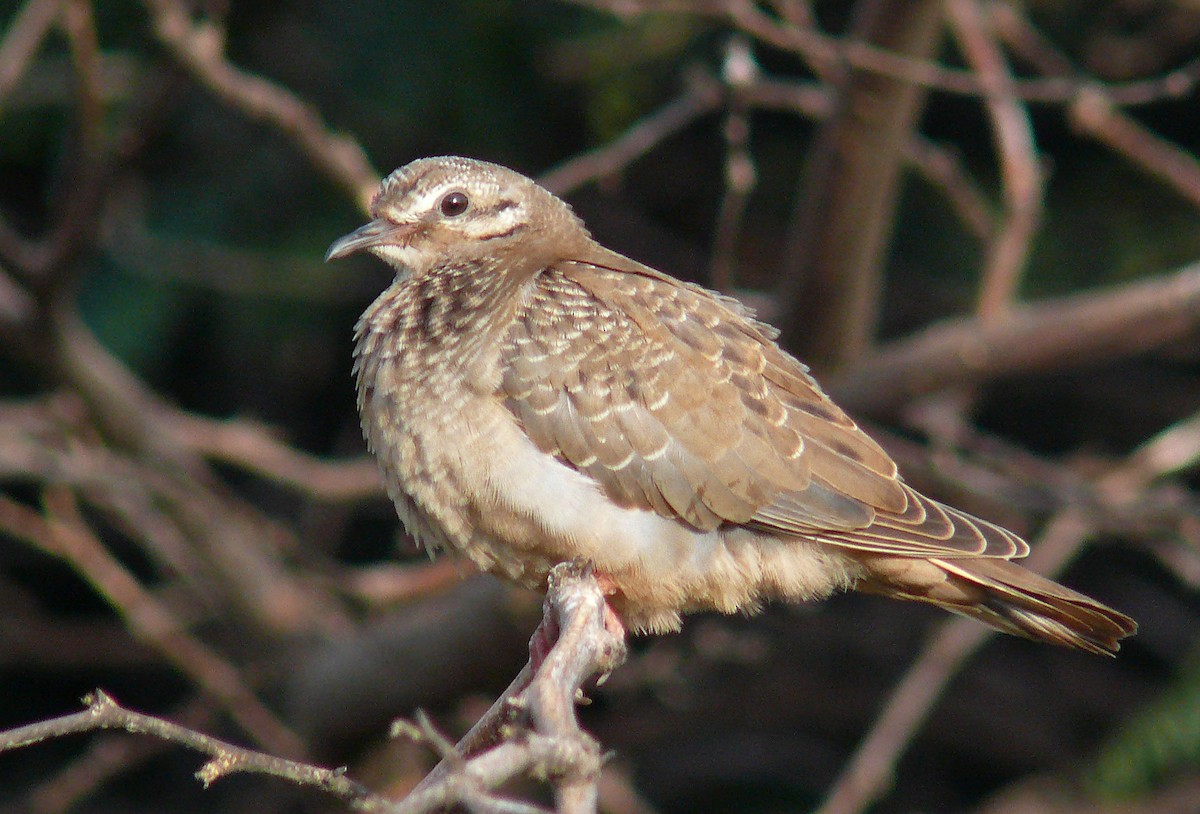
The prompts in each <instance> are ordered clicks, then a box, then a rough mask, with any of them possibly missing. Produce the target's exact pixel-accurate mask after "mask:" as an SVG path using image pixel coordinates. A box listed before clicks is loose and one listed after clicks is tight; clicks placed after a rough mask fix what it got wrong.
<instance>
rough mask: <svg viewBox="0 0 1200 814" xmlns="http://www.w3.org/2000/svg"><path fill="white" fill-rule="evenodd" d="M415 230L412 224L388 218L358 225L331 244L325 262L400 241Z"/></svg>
mask: <svg viewBox="0 0 1200 814" xmlns="http://www.w3.org/2000/svg"><path fill="white" fill-rule="evenodd" d="M412 231H413V225H412V224H403V223H393V222H392V221H390V220H388V219H386V218H376V219H375V220H373V221H371V222H370V223H367V224H365V225H363V226H360V227H358V228H357V229H355V230H354V231H353V232H351V233H350V234H348V235H343V236H342V237H339V238H338V239H337V240H335V241H333V243H332V244H331V245H330V246H329V251H327V252H325V262H327V263H328V262H329V261H330V260H341V259H342V258H343V257H348V256H350V255H352V254H354V253H355V252H357V251H361V250H362V249H369V248H371V247H372V246H379V245H381V244H384V243H393V242H399V241H401V240H403V239H404V238H405V237H407V236H408V235H409V234H411V232H412Z"/></svg>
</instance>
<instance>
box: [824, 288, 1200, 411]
mask: <svg viewBox="0 0 1200 814" xmlns="http://www.w3.org/2000/svg"><path fill="white" fill-rule="evenodd" d="M1197 326H1200V264H1193V265H1191V266H1186V267H1185V268H1183V269H1182V270H1179V271H1176V272H1174V273H1172V274H1166V275H1162V276H1160V277H1155V278H1152V279H1150V280H1146V281H1140V282H1136V283H1131V284H1129V285H1125V286H1119V287H1113V288H1110V289H1106V290H1103V291H1099V292H1088V293H1084V294H1076V295H1073V296H1069V297H1063V298H1061V299H1057V300H1046V301H1042V302H1040V303H1036V304H1033V305H1023V306H1020V307H1016V308H1013V309H1012V310H1011V311H1010V312H1009V313H1008V314H1007V315H1006V318H1005V319H1003V320H1000V321H997V322H995V323H991V322H984V321H982V320H980V319H974V318H972V319H967V318H960V319H952V320H947V321H945V322H942V323H939V324H936V325H933V326H931V327H929V328H927V329H925V330H924V331H922V332H921V333H919V334H916V335H914V336H912V337H910V338H908V339H904V340H901V341H898V342H895V343H893V344H892V345H890V346H888V347H886V348H883V349H881V350H880V351H879V352H877V353H876V354H875V355H874V356H872V357H870V358H868V359H866V360H864V361H863V362H861V363H860V364H857V365H855V366H854V367H853V368H852V369H850V370H849V371H847V372H846V373H844V374H842V375H840V376H839V377H837V378H836V379H834V380H833V381H832V382H831V386H830V387H829V390H830V392H831V394H832V395H833V396H834V397H835V398H836V399H837V400H838V403H840V404H842V405H843V406H844V407H846V408H847V409H848V410H849V411H850V412H852V413H860V414H864V415H886V414H889V413H892V412H894V411H895V410H896V409H898V408H899V407H901V406H902V405H904V404H907V403H909V402H911V401H913V400H914V399H916V398H918V397H920V396H924V395H928V394H930V393H934V392H937V391H939V390H942V389H945V388H946V387H949V386H951V385H957V384H970V383H975V382H981V381H985V380H987V379H992V378H996V377H1000V376H1011V375H1014V374H1018V373H1028V372H1032V371H1039V370H1062V369H1064V368H1067V367H1069V366H1071V365H1079V364H1085V363H1088V362H1096V361H1099V360H1105V361H1112V360H1114V359H1119V358H1124V357H1127V356H1132V355H1135V354H1138V353H1142V352H1145V351H1147V350H1151V349H1153V348H1156V347H1158V346H1160V345H1163V344H1165V343H1168V342H1171V341H1174V340H1177V339H1180V338H1182V337H1185V336H1187V335H1188V334H1190V333H1191V332H1192V331H1194V330H1196V328H1197Z"/></svg>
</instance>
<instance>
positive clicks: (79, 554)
mask: <svg viewBox="0 0 1200 814" xmlns="http://www.w3.org/2000/svg"><path fill="white" fill-rule="evenodd" d="M49 499H50V501H51V502H52V503H55V504H57V505H58V508H59V510H60V512H62V511H67V512H68V513H70V512H72V511H73V510H72V509H71V508H70V507H69V506H68V505H66V504H67V501H68V500H69V498H68V497H67V495H66V493H65V492H64V491H62V490H57V492H56V493H51V494H49ZM0 529H3V530H4V531H5V533H7V534H9V535H11V536H12V537H14V538H16V539H23V540H26V541H28V542H29V543H31V544H33V545H34V546H36V547H38V548H39V549H41V550H42V551H44V552H46V553H47V554H50V555H52V556H55V557H61V558H63V559H64V560H66V561H67V562H69V563H70V564H71V565H72V567H74V568H75V570H76V571H77V572H78V573H79V574H80V575H81V576H83V577H84V578H85V579H87V580H89V581H90V582H91V583H92V585H93V587H94V588H95V589H96V591H97V592H98V593H99V594H100V595H101V596H103V597H104V598H105V599H106V600H107V601H108V602H109V604H110V605H112V607H113V608H114V609H115V610H116V611H117V613H118V614H120V616H121V617H122V619H123V620H124V622H125V624H126V626H127V627H128V628H129V630H130V632H131V633H133V634H134V635H135V636H137V637H139V638H141V639H142V640H144V641H146V642H147V643H148V644H151V645H152V646H154V647H155V648H156V649H157V650H159V651H160V652H161V653H162V654H163V655H164V656H165V657H166V658H167V659H168V660H169V661H170V662H171V663H172V664H174V665H175V666H176V667H177V668H178V669H179V670H180V671H181V672H182V673H183V674H184V675H186V676H188V678H190V679H191V680H192V681H194V682H196V684H197V685H198V686H200V687H201V688H202V689H204V690H205V691H206V692H207V693H209V694H210V695H211V696H213V697H214V698H215V699H217V700H219V701H220V702H221V703H222V705H224V706H225V708H226V709H228V710H229V714H230V715H231V716H232V717H233V718H234V720H236V721H238V723H240V724H241V725H242V726H243V727H244V728H245V729H246V731H247V732H248V733H249V734H250V735H252V736H253V737H255V738H257V739H258V740H259V741H260V742H261V743H263V744H264V745H266V746H268V747H269V748H271V749H274V750H276V751H279V752H282V753H284V754H303V753H304V745H303V743H302V742H301V741H300V739H299V738H298V737H297V736H296V735H295V734H294V733H292V732H291V731H290V730H289V729H288V728H287V727H286V726H284V725H283V724H282V723H281V722H280V721H279V719H278V718H276V716H275V715H274V714H273V713H272V712H270V710H268V709H267V708H266V707H265V706H264V705H263V704H262V702H261V701H259V700H258V698H257V697H256V696H255V695H254V693H252V692H251V691H250V690H249V689H248V688H247V687H246V686H245V685H244V684H243V683H242V679H241V676H240V674H239V673H238V671H237V670H236V669H235V668H234V667H233V666H232V665H231V664H229V663H228V662H227V661H225V660H224V659H223V658H221V657H220V656H218V655H217V654H216V653H214V652H213V651H211V650H209V649H208V648H207V647H206V646H205V645H203V644H202V643H201V642H199V641H198V640H196V639H195V638H193V637H192V636H191V635H190V634H188V633H187V632H186V631H185V630H183V629H182V628H181V627H180V625H179V624H178V622H177V620H176V619H175V617H174V615H173V614H171V612H170V611H169V610H167V609H166V608H165V607H163V606H162V605H161V604H159V602H158V601H157V600H156V599H155V598H154V597H153V596H152V595H151V594H150V593H149V592H148V591H146V590H145V589H144V588H143V587H142V586H141V585H140V584H139V583H138V582H137V580H135V579H134V578H133V576H132V575H131V574H130V573H129V572H128V571H126V570H125V568H124V567H123V566H122V565H121V564H120V563H119V562H118V561H117V560H116V558H114V557H113V556H112V554H110V553H109V551H108V549H106V548H105V547H104V545H103V544H102V543H101V542H100V541H99V540H97V539H96V538H95V537H94V536H93V535H92V534H91V532H90V530H88V529H87V527H86V526H84V525H83V524H82V523H81V522H67V521H65V520H63V519H58V520H47V519H46V518H43V517H42V516H41V515H40V514H38V513H37V512H35V511H33V510H32V509H29V508H27V507H25V506H23V505H21V504H20V503H17V502H16V501H15V500H12V499H10V498H8V497H5V496H3V495H0Z"/></svg>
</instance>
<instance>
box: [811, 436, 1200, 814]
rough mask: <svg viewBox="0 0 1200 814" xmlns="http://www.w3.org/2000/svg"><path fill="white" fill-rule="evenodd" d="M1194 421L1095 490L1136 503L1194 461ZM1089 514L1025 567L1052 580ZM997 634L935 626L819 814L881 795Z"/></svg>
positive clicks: (1059, 522) (1052, 535)
mask: <svg viewBox="0 0 1200 814" xmlns="http://www.w3.org/2000/svg"><path fill="white" fill-rule="evenodd" d="M1198 427H1200V414H1197V415H1194V416H1191V417H1189V418H1188V419H1185V420H1184V421H1182V422H1179V423H1178V424H1176V425H1173V426H1171V427H1169V428H1167V429H1166V430H1164V431H1162V432H1160V433H1158V434H1157V435H1155V436H1154V437H1152V438H1150V439H1149V440H1147V441H1145V442H1144V443H1142V444H1141V445H1140V446H1139V447H1138V448H1137V449H1135V450H1134V451H1133V452H1132V453H1130V455H1128V456H1127V457H1126V458H1125V460H1124V461H1123V462H1122V463H1121V464H1119V465H1117V466H1116V467H1114V468H1113V469H1111V470H1110V471H1109V472H1108V473H1107V474H1105V475H1104V476H1103V477H1101V478H1100V479H1099V481H1098V483H1097V485H1096V486H1097V490H1098V491H1099V492H1101V493H1104V494H1106V495H1107V496H1108V497H1109V499H1110V500H1111V501H1113V502H1114V503H1118V504H1122V505H1124V504H1130V503H1133V502H1136V501H1138V500H1139V499H1140V498H1141V494H1142V492H1143V490H1145V489H1146V488H1147V487H1148V486H1150V484H1151V483H1152V482H1154V481H1155V480H1157V479H1158V478H1161V477H1165V476H1167V475H1170V474H1172V473H1174V472H1177V471H1179V470H1180V469H1181V468H1183V467H1188V466H1191V465H1194V464H1195V462H1196V461H1197V460H1200V432H1198V431H1197V430H1198ZM1094 529H1095V526H1094V523H1093V519H1092V517H1091V515H1090V513H1089V512H1088V511H1087V510H1086V509H1085V508H1083V507H1080V506H1077V505H1072V506H1068V507H1067V508H1065V509H1062V510H1061V511H1059V512H1058V513H1057V514H1055V515H1054V517H1052V518H1051V519H1050V521H1049V522H1048V523H1047V524H1046V527H1045V529H1044V530H1043V531H1042V533H1041V534H1040V535H1038V539H1037V541H1036V543H1034V544H1033V546H1032V547H1031V548H1032V551H1031V553H1030V555H1029V557H1028V558H1027V559H1026V560H1025V562H1024V565H1025V566H1026V567H1027V568H1029V569H1030V570H1032V571H1035V572H1037V573H1039V574H1044V575H1046V576H1049V577H1053V576H1054V575H1056V574H1057V573H1058V572H1059V571H1061V570H1062V569H1063V568H1065V567H1066V565H1067V563H1069V562H1070V561H1071V560H1072V559H1073V558H1074V557H1075V556H1076V555H1077V554H1078V553H1079V551H1080V549H1081V548H1082V547H1083V545H1084V544H1085V543H1086V542H1087V541H1088V539H1089V538H1090V537H1091V535H1092V534H1093V533H1094ZM994 634H995V631H993V630H991V629H990V628H986V627H983V626H982V625H979V624H976V623H974V622H972V621H971V620H969V619H954V620H951V621H949V622H945V623H943V624H942V625H940V626H939V628H938V630H937V631H936V632H935V633H934V635H933V636H932V637H931V638H930V640H929V642H928V644H927V645H926V647H925V648H924V650H923V651H922V652H921V655H920V656H919V657H918V658H917V660H916V661H914V662H913V664H912V666H910V667H909V669H908V671H907V672H906V673H905V674H904V677H903V678H902V679H901V680H900V682H899V683H898V684H897V685H896V687H895V689H893V690H892V693H891V695H890V696H889V698H888V700H887V703H886V704H885V705H884V708H883V709H882V710H881V711H880V713H879V716H878V717H877V718H876V720H875V723H874V724H873V725H872V727H871V729H870V731H869V732H868V733H867V735H866V737H865V738H863V740H862V741H861V743H860V744H859V746H858V749H857V750H856V751H855V753H854V755H853V756H852V758H851V759H850V761H849V762H848V763H847V764H846V766H845V768H844V769H843V771H842V773H841V775H840V776H839V777H838V779H837V780H836V781H835V782H834V784H833V786H832V787H831V788H830V790H829V792H828V794H827V796H826V798H825V802H824V803H823V804H822V805H821V807H820V808H819V809H818V810H817V814H858V812H861V811H864V810H866V808H867V807H868V806H870V805H871V803H873V802H875V801H876V800H877V799H878V798H879V797H880V796H882V795H883V794H884V793H886V790H887V788H888V787H889V786H890V785H891V778H892V774H893V770H894V767H895V765H896V763H897V761H899V759H900V756H901V755H902V754H903V753H904V751H905V749H907V748H908V745H909V744H910V743H911V742H912V739H913V737H914V736H915V735H916V733H917V732H918V731H919V730H920V728H921V726H922V725H923V724H924V722H925V721H926V719H927V718H928V717H929V714H930V713H931V712H932V711H933V709H934V707H935V706H936V704H937V702H938V699H939V698H940V697H941V695H942V692H943V691H944V690H945V688H946V686H947V685H948V684H949V683H950V680H951V679H952V678H953V677H954V676H955V675H957V674H958V672H959V671H960V670H961V669H962V668H963V666H964V665H965V664H966V663H967V661H968V660H969V659H970V658H971V656H972V655H974V654H975V652H976V651H978V650H979V648H980V647H982V646H983V644H984V643H985V642H987V641H988V640H989V639H990V638H991V637H992V636H993V635H994Z"/></svg>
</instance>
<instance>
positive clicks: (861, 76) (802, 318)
mask: <svg viewBox="0 0 1200 814" xmlns="http://www.w3.org/2000/svg"><path fill="white" fill-rule="evenodd" d="M735 5H736V6H737V7H738V8H739V9H741V11H740V12H739V16H738V20H739V21H742V22H745V20H746V19H747V18H750V19H757V18H758V17H760V16H761V12H757V11H754V10H753V9H751V8H743V6H750V5H751V4H749V3H741V2H738V3H736V4H735ZM854 14H855V19H854V20H853V21H852V23H851V34H850V36H851V37H852V38H857V39H862V40H867V41H870V42H871V43H872V44H873V45H875V46H878V47H881V48H886V49H888V50H889V51H891V50H894V51H895V52H896V53H898V54H904V55H907V56H914V57H927V56H929V55H931V54H932V53H933V52H934V51H935V49H936V48H937V46H938V43H939V42H940V41H941V31H942V2H941V0H922V2H920V3H914V2H911V0H870V2H861V3H858V4H856V5H855V12H854ZM754 32H755V33H756V34H757V29H754ZM826 78H827V80H828V81H830V82H831V84H832V85H833V86H834V90H835V99H836V102H835V109H834V112H833V115H832V116H831V118H830V119H829V120H828V121H827V122H825V123H824V124H823V125H822V127H821V131H820V133H819V134H818V136H817V139H816V142H815V144H814V145H813V148H812V150H811V152H810V154H809V155H808V157H807V159H806V167H805V171H804V175H803V178H802V181H801V188H800V190H799V193H798V194H797V198H796V200H797V203H796V209H795V211H794V213H793V215H792V223H791V226H790V227H789V229H788V233H787V238H786V243H785V246H784V248H783V255H782V270H781V273H780V275H779V283H778V285H777V286H776V296H777V297H778V299H779V300H780V301H781V302H780V308H781V310H782V311H783V313H785V314H788V315H790V316H791V318H790V319H788V321H787V323H786V327H785V329H784V340H785V343H786V344H787V345H788V346H789V347H792V348H798V349H800V350H801V352H802V354H803V355H804V358H805V359H806V360H807V361H808V362H809V364H811V365H813V366H814V367H816V368H817V369H818V370H820V369H821V368H836V367H839V366H843V365H846V364H848V363H851V362H853V361H854V360H856V359H858V358H859V357H861V356H862V355H863V354H864V353H866V351H867V349H868V348H869V346H870V344H871V342H872V339H873V337H874V333H875V329H876V322H877V318H878V315H877V311H878V306H879V297H880V293H881V291H882V274H883V271H882V261H883V257H884V252H885V250H886V248H887V244H888V242H889V240H890V238H891V231H892V226H893V224H894V223H895V216H894V210H895V206H896V202H897V200H898V199H899V189H900V170H901V167H902V166H903V164H902V162H903V155H904V146H905V145H906V144H907V143H908V142H909V140H910V139H911V134H912V133H913V132H914V130H915V128H916V124H917V119H918V116H919V114H920V111H921V109H922V107H923V105H924V100H925V92H924V87H923V86H922V85H920V84H914V83H911V82H905V81H898V80H896V79H894V78H889V77H885V76H883V75H881V74H878V73H875V72H872V71H868V70H861V69H855V70H834V71H830V72H829V75H828V76H827V77H826Z"/></svg>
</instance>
